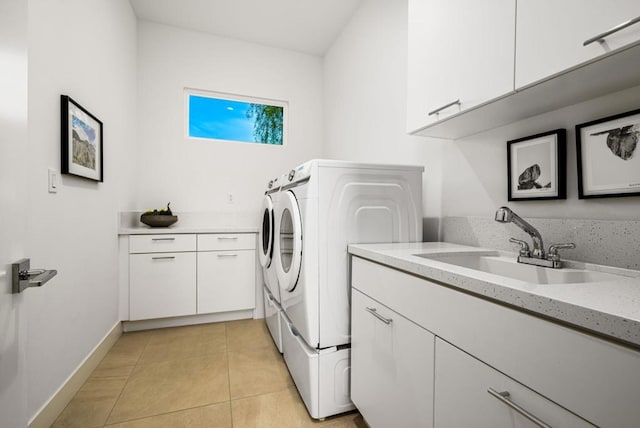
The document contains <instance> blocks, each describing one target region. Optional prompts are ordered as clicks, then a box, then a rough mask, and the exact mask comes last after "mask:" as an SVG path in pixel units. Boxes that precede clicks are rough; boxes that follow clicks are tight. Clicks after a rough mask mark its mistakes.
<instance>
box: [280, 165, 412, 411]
mask: <svg viewBox="0 0 640 428" xmlns="http://www.w3.org/2000/svg"><path fill="white" fill-rule="evenodd" d="M423 171H424V168H423V167H420V166H398V165H378V164H362V163H355V162H345V161H330V160H312V161H309V162H306V163H304V164H302V165H300V166H299V167H297V168H295V169H294V170H291V172H290V173H289V175H288V176H287V178H286V180H285V182H283V183H281V191H280V200H279V208H278V209H277V210H276V211H275V229H276V235H275V242H274V249H275V253H276V258H277V263H276V271H277V276H278V283H279V285H280V293H281V294H280V298H281V303H282V309H283V311H284V314H285V315H286V317H285V318H286V319H287V321H286V322H284V323H283V326H282V332H283V350H284V357H285V362H286V363H287V366H288V367H289V370H290V372H291V374H292V376H293V378H294V381H295V382H296V386H297V387H298V390H299V391H300V394H301V395H302V397H303V400H304V401H305V404H306V405H307V409H308V410H309V413H310V414H311V415H312V417H320V418H321V417H326V416H330V415H332V414H337V413H341V412H344V411H347V410H350V409H351V408H352V407H351V406H352V405H351V404H350V402H348V404H345V403H344V402H342V401H341V400H337V401H336V399H335V397H339V396H341V395H340V394H341V393H340V391H348V386H349V383H348V382H349V376H348V372H349V351H350V349H349V344H350V342H351V326H350V309H351V299H350V295H351V294H350V281H349V257H348V254H347V246H348V244H351V243H374V242H375V243H381V242H413V241H421V240H422V172H423ZM303 344H304V346H303ZM305 355H306V357H305ZM312 355H313V356H312ZM301 359H304V360H305V361H304V362H303V361H300V360H301ZM338 362H340V363H338ZM301 367H307V368H308V370H311V372H309V373H307V369H302V368H301ZM310 367H314V368H313V369H312V368H310ZM335 370H338V372H336V371H335ZM319 372H322V373H326V374H327V375H328V377H326V378H325V377H322V378H320V379H319V380H318V382H315V383H316V384H317V385H316V386H310V385H311V384H312V383H314V379H315V378H316V377H315V375H314V374H313V373H316V374H317V373H319ZM345 373H347V374H345ZM327 379H332V380H331V382H330V384H327ZM342 382H346V384H342ZM315 388H320V390H319V391H315ZM305 391H315V392H314V393H313V394H311V395H310V393H308V392H305ZM314 397H316V398H314ZM322 397H325V398H324V402H323V398H322ZM332 397H333V398H332ZM317 400H319V403H318V402H315V401H317ZM327 400H329V401H331V400H333V402H332V403H328V402H327ZM316 415H319V416H316Z"/></svg>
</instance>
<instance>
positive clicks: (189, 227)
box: [118, 211, 259, 235]
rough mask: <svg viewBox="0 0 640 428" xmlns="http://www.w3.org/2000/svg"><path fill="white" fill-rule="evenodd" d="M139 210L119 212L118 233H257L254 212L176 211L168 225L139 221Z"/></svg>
mask: <svg viewBox="0 0 640 428" xmlns="http://www.w3.org/2000/svg"><path fill="white" fill-rule="evenodd" d="M140 214H141V213H140V212H137V211H128V212H121V213H119V222H118V225H119V227H118V235H164V234H181V233H257V232H258V225H259V224H258V220H259V219H258V218H257V216H256V215H255V214H254V213H215V212H204V213H184V212H183V213H176V215H177V216H178V222H177V223H175V224H172V225H171V226H169V227H150V226H147V225H145V224H142V223H140Z"/></svg>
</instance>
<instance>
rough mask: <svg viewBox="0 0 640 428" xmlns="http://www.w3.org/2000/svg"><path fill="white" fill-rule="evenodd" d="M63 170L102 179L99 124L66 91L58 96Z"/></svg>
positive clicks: (100, 128)
mask: <svg viewBox="0 0 640 428" xmlns="http://www.w3.org/2000/svg"><path fill="white" fill-rule="evenodd" d="M60 111H61V119H60V125H61V126H60V129H61V144H60V147H61V160H62V164H61V167H60V170H61V172H62V173H63V174H69V175H75V176H78V177H82V178H86V179H89V180H94V181H98V182H102V181H104V159H103V150H104V149H103V146H104V140H103V125H102V122H101V121H100V120H99V119H98V118H97V117H95V116H94V115H92V114H91V113H90V112H89V111H88V110H87V109H85V108H84V107H82V106H81V105H80V104H79V103H78V102H76V101H75V100H73V99H72V98H71V97H69V96H68V95H61V96H60Z"/></svg>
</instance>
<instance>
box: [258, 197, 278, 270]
mask: <svg viewBox="0 0 640 428" xmlns="http://www.w3.org/2000/svg"><path fill="white" fill-rule="evenodd" d="M260 212H261V213H262V223H261V224H260V230H259V231H258V246H259V248H258V257H259V259H260V265H261V266H262V267H263V268H268V267H269V265H271V258H272V256H273V238H274V234H275V233H274V223H273V201H272V200H271V196H269V195H265V196H264V199H263V200H262V208H261V210H260Z"/></svg>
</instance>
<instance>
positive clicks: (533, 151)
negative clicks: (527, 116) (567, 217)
mask: <svg viewBox="0 0 640 428" xmlns="http://www.w3.org/2000/svg"><path fill="white" fill-rule="evenodd" d="M507 176H508V178H507V181H508V188H509V195H508V199H509V200H510V201H532V200H541V199H566V198H567V183H566V131H565V130H564V129H556V130H553V131H549V132H544V133H542V134H536V135H531V136H529V137H524V138H518V139H517V140H511V141H507Z"/></svg>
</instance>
